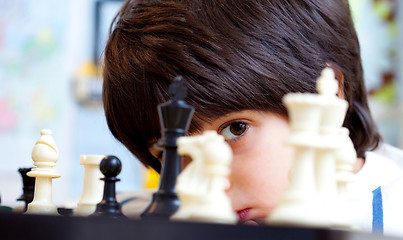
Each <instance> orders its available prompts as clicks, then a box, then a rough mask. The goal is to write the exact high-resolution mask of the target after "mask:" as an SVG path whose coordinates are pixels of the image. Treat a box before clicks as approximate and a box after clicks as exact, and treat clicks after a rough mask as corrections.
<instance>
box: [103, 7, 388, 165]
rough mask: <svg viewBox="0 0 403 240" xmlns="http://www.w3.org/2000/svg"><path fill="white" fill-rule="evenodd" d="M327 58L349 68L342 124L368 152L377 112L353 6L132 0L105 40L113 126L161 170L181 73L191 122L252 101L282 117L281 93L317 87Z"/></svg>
mask: <svg viewBox="0 0 403 240" xmlns="http://www.w3.org/2000/svg"><path fill="white" fill-rule="evenodd" d="M326 64H331V65H332V66H333V67H335V68H337V69H339V70H340V71H341V72H342V73H343V76H344V80H343V87H344V88H343V90H344V96H345V99H346V100H347V101H348V102H349V110H348V113H347V116H346V120H345V123H344V126H346V127H347V128H348V129H349V130H350V136H351V138H352V141H353V143H354V146H355V148H356V150H357V153H358V156H360V157H362V156H363V155H364V152H365V151H367V150H368V149H373V148H375V147H377V145H378V143H379V141H380V136H379V134H378V132H377V130H376V127H375V124H374V122H373V120H372V118H371V115H370V112H369V109H368V104H367V96H366V89H365V86H364V82H363V73H362V67H361V59H360V48H359V43H358V40H357V36H356V33H355V30H354V26H353V23H352V20H351V16H350V10H349V7H348V4H347V3H346V1H343V0H321V1H317V0H306V1H293V0H287V1H277V0H256V1H245V0H231V1H229V0H228V1H224V0H208V1H193V0H188V1H187V0H182V1H181V0H177V1H131V2H130V1H129V2H126V3H125V4H124V6H123V8H122V10H121V12H120V13H119V14H118V16H117V20H116V23H115V25H114V28H113V31H112V32H111V35H110V38H109V41H108V43H107V46H106V49H105V60H104V86H103V100H104V108H105V115H106V119H107V122H108V126H109V128H110V130H111V132H112V134H113V135H114V136H115V137H116V138H117V139H118V140H119V141H121V142H122V143H123V144H124V145H125V146H126V147H127V148H128V149H129V150H130V151H131V152H132V153H133V154H135V155H136V156H137V157H138V158H139V159H140V161H142V162H143V163H144V164H145V165H148V166H151V167H153V168H154V169H156V170H157V171H159V169H160V162H159V161H158V159H156V158H155V157H153V156H152V155H151V154H150V152H149V151H148V148H149V147H150V146H151V144H153V143H154V142H155V141H156V139H158V138H159V137H160V126H159V120H158V114H157V105H158V104H159V103H162V102H165V101H167V100H168V94H167V91H168V85H169V84H170V82H172V80H173V79H174V77H175V76H177V75H182V76H183V77H184V79H185V82H186V85H187V87H188V97H187V98H186V101H187V102H188V103H189V104H190V105H193V106H194V107H195V109H196V111H195V115H194V118H193V120H192V123H191V127H190V131H191V132H194V131H197V130H198V129H199V128H200V123H202V122H205V121H211V120H213V119H215V118H217V117H219V116H222V115H224V114H227V113H230V112H234V111H241V110H246V109H255V110H262V111H271V112H273V113H278V114H281V115H284V116H286V115H287V112H286V109H285V107H284V106H283V105H282V103H281V98H282V97H283V95H284V94H286V93H289V92H316V90H315V82H316V78H317V77H318V76H319V74H320V71H321V70H322V69H323V68H324V67H325V66H326Z"/></svg>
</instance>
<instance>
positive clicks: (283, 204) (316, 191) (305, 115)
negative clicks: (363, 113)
mask: <svg viewBox="0 0 403 240" xmlns="http://www.w3.org/2000/svg"><path fill="white" fill-rule="evenodd" d="M317 90H318V93H319V94H311V93H290V94H287V95H286V96H284V98H283V101H284V104H285V105H286V107H287V110H288V113H289V117H290V126H291V134H290V136H289V137H288V138H287V144H290V145H291V146H292V147H293V148H294V149H295V157H294V165H293V169H292V171H290V186H289V189H287V191H286V193H285V194H284V196H283V197H282V198H281V200H280V203H279V205H278V207H277V208H276V209H275V210H274V211H273V212H272V214H271V215H270V216H269V217H268V218H267V222H268V223H269V224H291V225H300V226H311V227H330V226H333V225H334V223H335V222H337V221H336V220H335V219H334V218H332V217H331V216H333V211H332V210H331V209H332V207H334V205H337V199H338V188H337V181H336V158H337V157H336V154H337V153H338V151H339V150H340V149H341V148H342V147H344V146H345V145H344V144H343V141H345V140H346V139H345V138H344V137H342V136H341V134H340V129H341V126H342V123H343V121H344V118H345V114H346V111H347V107H348V104H347V102H346V101H345V100H343V99H340V98H339V97H337V95H336V94H337V92H338V82H337V80H336V79H335V76H334V72H333V70H332V69H330V68H326V69H324V70H323V71H322V72H321V76H320V77H319V78H318V80H317ZM329 216H330V217H329Z"/></svg>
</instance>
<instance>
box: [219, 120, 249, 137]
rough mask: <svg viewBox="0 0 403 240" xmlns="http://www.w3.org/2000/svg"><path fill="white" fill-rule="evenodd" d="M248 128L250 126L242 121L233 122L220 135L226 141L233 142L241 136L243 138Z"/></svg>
mask: <svg viewBox="0 0 403 240" xmlns="http://www.w3.org/2000/svg"><path fill="white" fill-rule="evenodd" d="M247 128H248V124H246V123H245V122H242V121H236V122H231V123H229V124H228V125H226V126H224V127H223V128H222V129H221V131H220V134H221V135H223V136H224V138H225V140H227V141H228V140H233V139H235V138H237V137H239V136H241V135H242V134H243V133H244V132H245V131H246V129H247Z"/></svg>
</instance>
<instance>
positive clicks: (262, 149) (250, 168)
mask: <svg viewBox="0 0 403 240" xmlns="http://www.w3.org/2000/svg"><path fill="white" fill-rule="evenodd" d="M205 130H214V131H217V132H218V133H219V134H221V135H223V136H224V137H225V139H226V141H227V142H228V144H229V145H230V146H231V148H232V150H233V160H232V163H231V174H230V176H229V180H230V183H231V184H230V187H229V188H228V189H227V193H228V196H229V198H230V199H231V202H232V208H233V209H234V211H236V212H238V213H240V212H243V213H242V214H241V215H242V217H241V216H240V217H241V222H242V223H245V224H264V223H265V218H266V217H267V216H268V215H270V213H271V212H272V211H273V209H274V208H275V207H276V206H277V204H278V203H279V200H280V197H281V196H282V194H283V193H284V192H285V191H286V189H287V187H288V172H289V170H290V168H291V165H292V162H293V156H294V151H293V149H292V148H291V147H289V146H287V145H286V144H284V142H285V140H286V138H287V136H288V135H289V134H290V126H289V122H288V119H287V118H285V117H283V116H279V115H276V114H273V113H271V112H259V111H254V110H247V111H241V112H233V113H230V114H227V115H225V116H222V117H220V118H218V119H216V120H214V121H212V122H211V123H205V124H204V125H203V128H202V132H203V131H205ZM150 151H151V152H152V153H153V154H155V155H157V154H158V153H157V152H156V150H155V149H150ZM189 161H190V159H188V158H186V157H185V158H184V164H183V165H184V167H186V165H187V164H188V162H189ZM363 163H364V160H363V159H357V163H356V165H355V168H354V172H357V171H358V170H359V169H360V168H361V167H362V165H363Z"/></svg>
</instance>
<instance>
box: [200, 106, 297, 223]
mask: <svg viewBox="0 0 403 240" xmlns="http://www.w3.org/2000/svg"><path fill="white" fill-rule="evenodd" d="M202 130H203V131H205V130H215V131H217V132H218V133H219V134H221V135H223V136H224V137H225V139H226V140H227V142H228V143H229V145H230V146H231V148H232V150H233V161H232V165H231V175H230V182H231V186H230V188H229V189H228V196H229V197H230V199H231V201H232V207H233V209H234V210H235V211H236V212H238V215H239V217H240V219H241V221H242V222H244V223H247V224H249V223H250V224H253V223H264V221H265V218H266V216H268V215H269V214H270V213H271V212H272V210H273V209H274V208H275V207H276V205H277V204H278V202H279V199H280V197H281V195H282V194H283V193H284V192H285V190H286V188H287V186H288V171H289V170H290V168H291V164H292V159H293V149H292V148H291V147H289V146H287V145H285V144H284V141H285V139H286V138H287V136H288V135H289V132H290V128H289V124H288V120H287V119H286V118H284V117H280V116H279V115H276V114H273V113H270V112H258V111H252V110H248V111H242V112H234V113H230V114H227V115H225V116H223V117H221V118H219V119H217V120H215V121H213V122H212V123H211V124H204V126H203V129H202Z"/></svg>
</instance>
